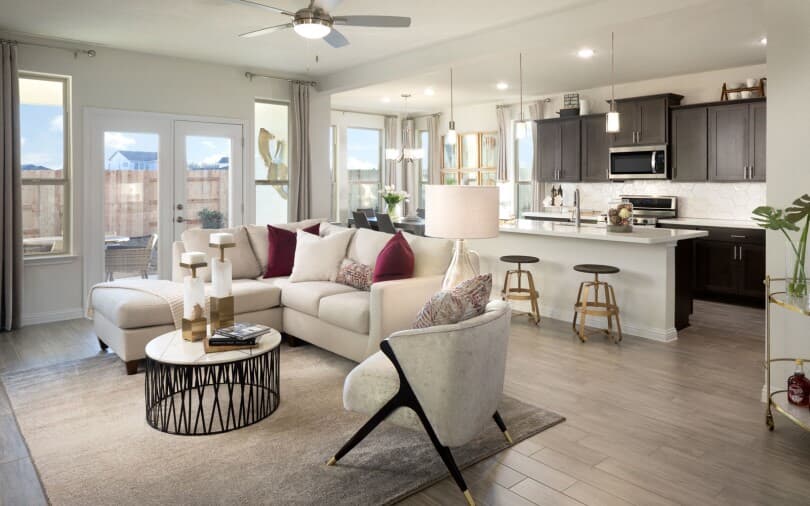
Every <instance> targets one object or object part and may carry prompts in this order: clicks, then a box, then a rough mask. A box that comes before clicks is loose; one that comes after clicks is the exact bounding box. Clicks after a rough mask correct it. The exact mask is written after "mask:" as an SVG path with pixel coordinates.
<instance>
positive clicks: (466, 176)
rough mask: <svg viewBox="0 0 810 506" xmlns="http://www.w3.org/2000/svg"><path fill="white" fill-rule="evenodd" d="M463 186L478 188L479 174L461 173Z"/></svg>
mask: <svg viewBox="0 0 810 506" xmlns="http://www.w3.org/2000/svg"><path fill="white" fill-rule="evenodd" d="M461 184H463V185H467V186H477V185H478V172H462V173H461Z"/></svg>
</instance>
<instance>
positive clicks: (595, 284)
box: [572, 264, 622, 344]
mask: <svg viewBox="0 0 810 506" xmlns="http://www.w3.org/2000/svg"><path fill="white" fill-rule="evenodd" d="M574 270H575V271H577V272H585V273H587V274H593V275H594V280H593V281H592V282H582V283H580V284H579V292H578V293H577V302H576V303H575V304H574V322H573V324H572V327H573V329H574V332H575V333H576V334H577V336H579V340H580V341H582V342H583V343H584V342H586V341H587V340H588V337H587V336H586V335H585V318H586V317H587V316H589V315H590V316H605V317H607V325H608V328H607V329H606V330H605V331H604V332H605V333H606V334H607V335H608V337H610V339H611V340H612V341H613V342H614V343H617V344H618V343H620V342H621V340H622V324H621V322H619V306H618V305H617V304H616V294H615V293H614V292H613V287H612V286H610V285H609V284H607V283H605V282H604V281H599V275H600V274H616V273H617V272H619V268H618V267H613V266H612V265H598V264H579V265H575V266H574ZM599 287H602V289H603V290H604V294H605V302H599ZM591 289H593V296H594V300H592V301H589V300H588V295H589V294H590V291H591ZM580 314H582V320H581V321H580V324H579V331H577V316H579V315H580ZM613 318H615V319H616V331H617V333H618V335H614V334H613V322H612V319H613Z"/></svg>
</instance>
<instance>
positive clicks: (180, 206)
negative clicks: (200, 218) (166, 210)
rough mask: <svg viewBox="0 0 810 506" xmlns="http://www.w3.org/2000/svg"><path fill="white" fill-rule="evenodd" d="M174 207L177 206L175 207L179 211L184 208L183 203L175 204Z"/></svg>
mask: <svg viewBox="0 0 810 506" xmlns="http://www.w3.org/2000/svg"><path fill="white" fill-rule="evenodd" d="M174 207H175V209H177V210H178V211H182V210H183V204H177V205H176V206H174Z"/></svg>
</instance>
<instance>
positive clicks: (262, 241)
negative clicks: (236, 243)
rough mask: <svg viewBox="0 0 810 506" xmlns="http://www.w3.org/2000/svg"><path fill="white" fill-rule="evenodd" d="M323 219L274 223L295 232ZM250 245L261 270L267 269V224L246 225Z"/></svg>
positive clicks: (278, 226) (275, 225)
mask: <svg viewBox="0 0 810 506" xmlns="http://www.w3.org/2000/svg"><path fill="white" fill-rule="evenodd" d="M322 221H323V220H322V219H320V218H316V219H311V220H303V221H296V222H292V223H273V224H272V225H273V226H274V227H277V228H283V229H284V230H289V231H290V232H295V231H296V230H298V229H299V228H307V227H311V226H312V225H315V224H316V223H320V222H322ZM245 230H246V231H247V235H248V240H249V241H250V246H251V247H252V248H253V254H254V255H256V260H258V262H259V266H260V267H261V269H260V270H261V272H264V271H265V270H266V269H267V248H268V246H269V244H268V240H267V225H245Z"/></svg>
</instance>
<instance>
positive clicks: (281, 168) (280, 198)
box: [253, 100, 290, 223]
mask: <svg viewBox="0 0 810 506" xmlns="http://www.w3.org/2000/svg"><path fill="white" fill-rule="evenodd" d="M254 109H255V110H254V113H255V117H256V118H255V128H256V138H255V139H256V153H255V161H254V164H253V165H254V167H255V171H256V175H255V181H256V221H255V222H256V223H286V222H287V216H288V211H289V191H290V171H289V106H288V105H287V104H285V103H279V102H270V101H265V100H257V101H256V104H255V107H254Z"/></svg>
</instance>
